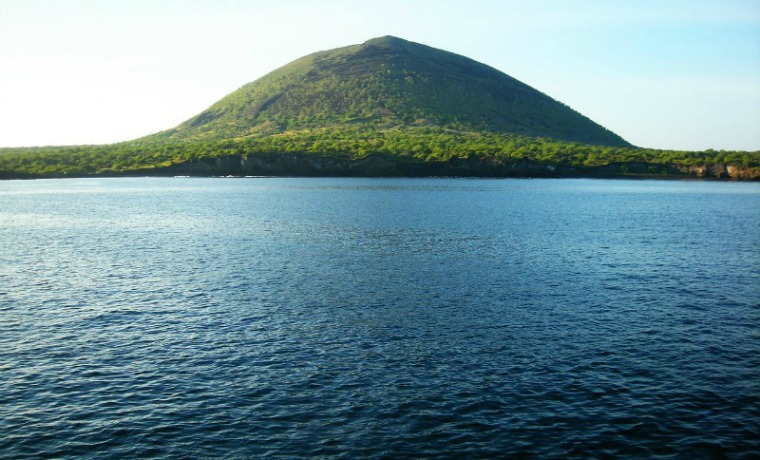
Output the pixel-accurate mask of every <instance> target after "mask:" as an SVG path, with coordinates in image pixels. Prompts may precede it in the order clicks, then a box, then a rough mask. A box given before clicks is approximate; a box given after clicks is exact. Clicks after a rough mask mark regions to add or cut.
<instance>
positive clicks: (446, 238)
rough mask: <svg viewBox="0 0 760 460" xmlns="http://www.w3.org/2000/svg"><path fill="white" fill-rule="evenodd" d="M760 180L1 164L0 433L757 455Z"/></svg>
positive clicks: (313, 451)
mask: <svg viewBox="0 0 760 460" xmlns="http://www.w3.org/2000/svg"><path fill="white" fill-rule="evenodd" d="M759 453H760V184H757V183H725V182H696V181H625V180H614V181H608V180H575V179H574V180H548V179H547V180H514V179H506V180H482V179H294V178H248V179H246V178H242V179H212V178H206V179H200V178H198V179H189V178H131V179H82V180H79V179H70V180H49V181H45V180H40V181H5V182H0V457H1V458H3V459H38V458H91V459H104V458H178V459H185V458H186V459H195V458H223V459H247V458H251V459H257V458H306V457H311V458H313V457H319V458H346V459H357V458H388V459H397V458H457V459H458V458H503V457H516V458H520V457H526V458H536V457H540V458H568V457H577V458H613V457H614V458H753V457H754V458H757V457H756V456H757V455H758V454H759Z"/></svg>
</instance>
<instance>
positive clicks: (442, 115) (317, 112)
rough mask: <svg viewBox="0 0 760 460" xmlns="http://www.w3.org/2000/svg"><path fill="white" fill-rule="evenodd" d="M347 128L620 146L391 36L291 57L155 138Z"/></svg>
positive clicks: (498, 80) (526, 93) (530, 95)
mask: <svg viewBox="0 0 760 460" xmlns="http://www.w3.org/2000/svg"><path fill="white" fill-rule="evenodd" d="M347 123H350V124H354V125H356V124H361V125H368V126H371V127H374V128H389V127H395V126H415V125H425V126H437V127H445V128H452V129H457V130H462V131H489V132H495V133H509V134H518V135H524V136H531V137H549V138H553V139H558V140H566V141H572V142H581V143H586V144H597V145H614V146H628V145H629V144H628V143H627V142H625V141H624V140H623V139H622V138H621V137H620V136H618V135H616V134H615V133H613V132H611V131H609V130H607V129H605V128H603V127H602V126H599V125H598V124H596V123H594V122H593V121H591V120H589V119H588V118H586V117H584V116H583V115H581V114H579V113H578V112H575V111H574V110H572V109H570V108H569V107H567V106H565V105H564V104H562V103H560V102H557V101H555V100H554V99H552V98H550V97H549V96H546V95H545V94H543V93H540V92H539V91H537V90H535V89H533V88H531V87H530V86H528V85H525V84H523V83H521V82H519V81H517V80H515V79H514V78H512V77H510V76H508V75H506V74H504V73H502V72H500V71H498V70H496V69H493V68H491V67H489V66H487V65H485V64H481V63H479V62H476V61H473V60H472V59H469V58H466V57H463V56H460V55H457V54H454V53H449V52H447V51H442V50H438V49H435V48H431V47H428V46H425V45H420V44H417V43H412V42H409V41H406V40H402V39H400V38H395V37H382V38H376V39H373V40H369V41H368V42H366V43H364V44H361V45H354V46H349V47H345V48H339V49H336V50H331V51H323V52H319V53H315V54H311V55H309V56H306V57H303V58H301V59H298V60H296V61H294V62H292V63H290V64H287V65H285V66H284V67H281V68H280V69H277V70H275V71H274V72H271V73H270V74H268V75H266V76H264V77H262V78H260V79H258V80H256V81H254V82H253V83H250V84H248V85H245V86H243V87H242V88H240V89H239V90H237V91H235V92H233V93H232V94H230V95H228V96H226V97H225V98H223V99H222V100H220V101H219V102H217V103H216V104H214V105H212V106H211V107H209V108H208V109H207V110H205V111H203V112H202V113H200V114H199V115H197V116H195V117H193V118H191V119H190V120H188V121H186V122H185V123H183V124H181V125H180V126H178V127H177V128H175V129H172V130H169V131H166V132H164V133H161V134H159V135H157V136H156V137H155V138H156V139H163V140H166V139H182V140H188V139H192V140H198V139H230V138H240V137H247V136H261V135H267V134H273V133H278V132H282V131H288V130H297V129H303V128H309V129H314V128H318V127H328V126H334V125H342V124H347Z"/></svg>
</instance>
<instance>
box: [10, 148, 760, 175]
mask: <svg viewBox="0 0 760 460" xmlns="http://www.w3.org/2000/svg"><path fill="white" fill-rule="evenodd" d="M129 176H157V177H161V176H165V177H172V176H190V177H224V176H239V177H243V176H256V177H262V176H264V177H266V176H292V177H483V178H487V177H494V178H499V177H502V178H508V177H515V178H528V177H535V178H541V177H545V178H574V177H578V178H582V177H585V178H631V179H636V178H644V179H647V178H658V179H706V180H733V181H760V167H745V166H737V165H733V164H714V165H710V164H703V165H683V164H674V163H670V164H662V163H647V162H612V163H608V164H605V165H600V166H583V165H568V164H552V163H546V162H537V161H532V160H529V159H505V158H499V157H488V156H485V157H484V156H477V157H476V156H473V157H469V158H451V159H448V160H446V161H421V160H416V159H414V158H400V157H398V156H391V155H375V154H373V155H367V156H365V157H362V158H352V157H349V156H335V155H314V154H292V153H290V154H258V155H230V156H224V157H218V158H202V159H198V160H193V161H186V162H180V163H172V164H169V165H163V166H156V167H145V168H136V169H132V170H128V171H113V170H100V171H97V172H93V173H84V174H83V173H73V174H68V173H60V172H53V173H50V174H24V173H17V172H9V171H1V170H0V179H5V180H8V179H43V178H75V177H129Z"/></svg>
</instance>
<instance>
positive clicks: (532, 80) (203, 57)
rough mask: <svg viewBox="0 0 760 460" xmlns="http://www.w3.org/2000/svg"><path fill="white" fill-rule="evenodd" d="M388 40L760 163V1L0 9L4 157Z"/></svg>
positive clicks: (28, 1) (170, 118)
mask: <svg viewBox="0 0 760 460" xmlns="http://www.w3.org/2000/svg"><path fill="white" fill-rule="evenodd" d="M383 35H395V36H397V37H401V38H404V39H407V40H411V41H414V42H418V43H423V44H426V45H429V46H433V47H436V48H441V49H445V50H447V51H452V52H455V53H458V54H462V55H465V56H468V57H470V58H473V59H475V60H477V61H480V62H483V63H485V64H488V65H490V66H492V67H494V68H496V69H498V70H500V71H502V72H505V73H507V74H509V75H511V76H512V77H515V78H517V79H518V80H520V81H522V82H524V83H526V84H528V85H530V86H532V87H534V88H536V89H538V90H539V91H542V92H543V93H545V94H548V95H549V96H551V97H553V98H554V99H556V100H559V101H561V102H563V103H565V104H566V105H569V106H570V107H572V108H573V109H575V110H577V111H578V112H580V113H582V114H584V115H586V116H587V117H589V118H591V119H592V120H594V121H595V122H597V123H599V124H601V125H602V126H605V127H607V128H609V129H611V130H612V131H614V132H616V133H617V134H619V135H621V136H622V137H623V138H624V139H626V140H627V141H629V142H631V143H633V144H634V145H638V146H642V147H651V148H658V149H679V150H705V149H709V148H712V149H716V150H721V149H724V150H760V1H757V0H710V1H706V0H521V1H512V0H492V1H488V0H465V1H459V0H430V1H428V0H383V1H377V0H375V1H371V2H365V1H362V0H320V1H306V0H277V1H274V0H263V1H259V0H248V1H243V0H182V1H180V0H150V1H148V0H0V147H8V146H40V145H76V144H103V143H113V142H120V141H126V140H131V139H135V138H138V137H142V136H145V135H148V134H151V133H154V132H158V131H162V130H164V129H168V128H172V127H174V126H176V125H178V124H179V123H181V122H183V121H184V120H186V119H188V118H191V117H192V116H194V115H196V114H197V113H199V112H201V111H202V110H204V109H205V108H207V107H208V106H210V105H211V104H213V103H214V102H216V101H217V100H218V99H220V98H222V97H223V96H225V95H226V94H229V93H231V92H232V91H234V90H236V89H237V88H239V87H241V86H243V85H244V84H246V83H248V82H251V81H253V80H256V79H257V78H259V77H261V76H263V75H265V74H266V73H268V72H270V71H272V70H274V69H276V68H278V67H280V66H282V65H284V64H287V63H288V62H290V61H292V60H294V59H297V58H299V57H301V56H303V55H306V54H310V53H312V52H315V51H320V50H327V49H332V48H337V47H342V46H347V45H352V44H357V43H363V42H365V41H367V40H369V39H371V38H374V37H378V36H383Z"/></svg>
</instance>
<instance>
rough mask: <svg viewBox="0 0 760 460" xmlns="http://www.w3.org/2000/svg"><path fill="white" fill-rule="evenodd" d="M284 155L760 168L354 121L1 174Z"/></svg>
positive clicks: (758, 160) (91, 155)
mask: <svg viewBox="0 0 760 460" xmlns="http://www.w3.org/2000/svg"><path fill="white" fill-rule="evenodd" d="M282 154H302V155H314V156H320V157H325V156H327V157H335V158H348V159H359V158H363V157H366V156H368V155H382V156H385V157H394V158H397V159H399V160H400V161H415V162H425V163H435V162H445V161H448V160H451V159H452V158H462V159H464V158H488V157H490V158H499V159H506V160H510V161H518V160H530V161H533V162H537V163H543V164H547V165H560V166H569V167H578V168H594V167H601V166H605V165H610V164H615V163H648V164H653V165H658V164H659V165H666V164H675V165H684V166H691V165H708V166H709V165H718V164H732V165H736V166H739V167H745V168H760V152H727V151H706V152H687V151H673V150H653V149H641V148H635V147H613V146H597V145H588V144H579V143H571V142H562V141H557V140H553V139H548V138H530V137H525V136H517V135H510V134H498V133H488V132H472V131H454V130H446V129H442V128H436V127H417V128H408V129H395V128H392V129H387V130H369V129H357V127H353V126H350V125H349V126H342V127H334V128H320V129H316V130H306V129H304V130H297V131H287V132H284V133H280V134H277V135H271V136H262V137H255V138H254V137H249V138H241V139H234V140H205V141H185V142H179V141H175V142H155V141H153V142H149V141H142V142H125V143H121V144H113V145H99V146H79V147H31V148H10V149H0V177H33V176H37V177H44V176H49V177H60V176H65V175H69V176H81V175H94V174H108V173H114V174H123V173H130V172H137V171H140V172H145V171H148V170H151V169H156V168H164V167H168V166H171V165H176V164H181V163H187V162H194V161H199V160H204V159H213V158H222V157H228V156H240V157H249V156H256V155H260V156H267V155H282Z"/></svg>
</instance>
